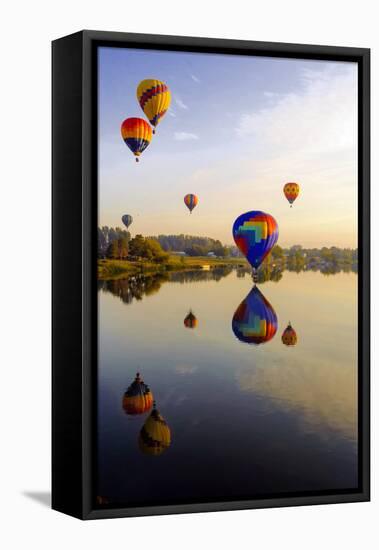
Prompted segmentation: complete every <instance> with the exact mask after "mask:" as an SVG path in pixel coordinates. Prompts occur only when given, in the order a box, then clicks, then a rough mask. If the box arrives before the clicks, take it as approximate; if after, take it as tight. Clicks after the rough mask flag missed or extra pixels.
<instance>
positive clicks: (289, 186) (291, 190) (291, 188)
mask: <svg viewBox="0 0 379 550" xmlns="http://www.w3.org/2000/svg"><path fill="white" fill-rule="evenodd" d="M283 193H284V196H285V197H286V199H287V200H288V202H289V203H290V206H291V208H292V204H293V203H294V202H295V200H296V199H297V197H298V195H299V193H300V185H299V184H298V183H295V182H289V183H286V184H285V185H284V187H283Z"/></svg>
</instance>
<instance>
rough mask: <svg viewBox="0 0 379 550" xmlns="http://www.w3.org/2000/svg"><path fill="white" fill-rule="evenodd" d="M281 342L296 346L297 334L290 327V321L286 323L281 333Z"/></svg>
mask: <svg viewBox="0 0 379 550" xmlns="http://www.w3.org/2000/svg"><path fill="white" fill-rule="evenodd" d="M282 342H283V344H284V345H285V346H296V344H297V334H296V332H295V331H294V329H293V328H292V327H291V323H288V326H287V328H286V329H285V330H284V332H283V334H282Z"/></svg>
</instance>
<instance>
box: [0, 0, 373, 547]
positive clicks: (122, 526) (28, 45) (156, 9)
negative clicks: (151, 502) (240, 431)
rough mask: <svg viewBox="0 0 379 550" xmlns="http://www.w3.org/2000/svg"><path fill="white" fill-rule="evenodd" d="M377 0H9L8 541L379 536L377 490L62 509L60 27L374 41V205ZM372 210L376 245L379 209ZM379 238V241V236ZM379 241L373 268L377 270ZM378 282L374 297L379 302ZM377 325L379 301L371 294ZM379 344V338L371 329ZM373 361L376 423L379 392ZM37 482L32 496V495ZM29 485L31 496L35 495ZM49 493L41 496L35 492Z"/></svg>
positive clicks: (285, 543)
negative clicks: (55, 202)
mask: <svg viewBox="0 0 379 550" xmlns="http://www.w3.org/2000/svg"><path fill="white" fill-rule="evenodd" d="M375 7H376V3H375V2H373V1H372V0H361V1H360V2H357V1H351V0H345V1H343V2H342V1H339V0H334V1H333V0H318V1H317V2H306V1H304V0H286V1H283V0H275V1H273V0H271V1H269V0H266V1H261V2H257V1H254V0H250V1H245V2H244V1H243V0H230V1H224V0H218V1H217V2H216V1H213V0H212V1H211V0H208V1H207V0H192V1H191V2H180V1H179V0H140V1H138V0H135V1H133V2H132V1H129V2H128V1H126V0H121V1H116V0H107V1H106V2H104V1H99V0H92V1H89V0H82V1H80V0H65V1H62V2H47V1H46V0H45V1H42V0H34V1H33V2H30V1H26V0H24V1H15V0H14V1H13V2H7V3H5V2H4V3H3V4H2V8H1V11H2V13H1V33H0V40H1V48H0V56H1V63H0V82H1V85H0V95H1V101H0V140H1V149H0V151H1V155H0V158H1V161H0V186H1V194H0V210H1V215H0V224H1V232H0V235H1V267H0V276H1V286H0V293H1V294H0V296H1V298H0V300H1V301H0V312H1V355H0V357H1V363H0V409H1V410H0V449H1V450H0V461H1V467H0V508H1V510H0V523H1V525H2V526H1V528H0V544H1V543H2V544H1V545H2V547H3V548H6V549H7V550H8V549H13V548H17V549H18V548H32V549H34V548H38V549H41V550H43V549H45V548H46V549H47V548H54V549H56V550H60V549H63V548H64V549H67V548H69V547H72V548H78V547H81V546H85V547H88V548H92V549H98V548H99V549H100V548H101V549H104V548H113V547H117V548H130V547H131V546H132V545H133V546H135V547H138V548H141V549H144V548H148V547H150V548H154V550H159V549H161V548H165V549H171V548H175V549H177V548H180V549H181V550H185V549H187V548H191V549H193V548H196V547H197V548H205V547H209V548H214V547H218V548H221V549H223V548H238V547H246V546H247V547H254V548H265V549H266V548H268V549H271V548H282V549H283V548H288V549H291V550H297V549H301V550H303V549H304V548H307V550H313V549H319V548H327V549H329V548H344V549H350V548H357V547H358V546H362V547H363V548H365V550H366V549H371V548H377V547H378V540H379V534H378V529H377V522H378V513H379V505H378V500H377V494H378V475H377V474H376V472H377V471H378V452H377V450H378V449H377V448H378V437H376V436H375V433H373V501H372V503H362V504H344V505H334V506H318V507H316V506H315V507H305V508H287V509H277V510H261V511H244V512H226V513H213V514H196V515H185V516H168V517H152V518H137V519H120V520H107V521H97V522H86V523H83V522H80V521H78V520H75V519H72V518H70V517H66V516H64V515H62V514H59V513H57V512H53V511H51V510H50V509H49V508H48V507H47V506H46V505H44V504H43V503H41V502H40V501H41V499H42V500H44V501H46V498H47V497H46V494H47V493H48V492H49V486H50V222H51V219H50V107H51V97H50V76H51V75H50V41H51V40H53V39H55V38H58V37H60V36H64V35H66V34H70V33H72V32H74V31H77V30H80V29H83V28H86V29H91V28H92V29H101V30H114V31H131V32H143V33H159V34H180V35H190V36H191V35H192V36H208V37H219V38H239V39H246V40H265V41H277V42H279V41H283V42H299V43H309V44H329V45H341V46H363V47H371V48H372V99H373V112H372V121H373V129H372V138H373V142H372V143H373V145H372V151H373V159H372V160H373V162H372V168H373V171H372V182H373V201H374V204H373V212H374V213H375V210H376V209H375V206H377V204H378V202H377V198H378V191H377V189H376V180H377V177H378V164H377V160H376V158H375V152H376V151H377V150H378V146H379V142H378V119H377V114H378V113H377V97H378V93H379V89H378V77H379V71H378V60H377V55H378V52H379V33H378V23H377V13H376V11H377V10H375ZM373 217H374V221H373V225H374V227H373V243H374V247H375V241H376V235H377V231H378V222H377V219H378V218H377V217H376V216H373ZM375 248H376V247H375ZM377 267H378V259H377V255H375V256H374V257H373V277H374V278H375V276H377V275H378V269H377ZM377 298H378V292H377V288H375V289H374V290H373V299H374V300H375V301H376V304H374V305H378V304H377ZM373 310H374V314H373V317H374V318H373V322H374V325H373V326H374V331H373V335H374V337H375V333H376V330H375V328H376V327H378V313H377V311H378V310H376V311H375V307H374V308H373ZM373 348H374V351H375V341H374V342H373ZM376 366H377V365H376V364H375V363H373V368H372V371H373V407H372V409H373V432H374V430H375V428H376V426H377V424H376V420H377V416H378V402H379V399H378V397H379V395H378V392H377V389H376V387H375V382H376V379H377V376H376V372H375V370H376ZM30 494H34V498H32V496H30ZM28 495H29V496H28ZM36 497H37V498H36Z"/></svg>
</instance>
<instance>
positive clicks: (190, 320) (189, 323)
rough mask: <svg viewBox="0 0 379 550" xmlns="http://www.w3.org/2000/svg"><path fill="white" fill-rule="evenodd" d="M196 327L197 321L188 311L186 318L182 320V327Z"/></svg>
mask: <svg viewBox="0 0 379 550" xmlns="http://www.w3.org/2000/svg"><path fill="white" fill-rule="evenodd" d="M197 325H198V320H197V319H196V317H195V315H194V314H193V313H192V311H190V312H189V314H188V315H187V317H186V318H185V319H184V326H185V327H186V328H196V327H197Z"/></svg>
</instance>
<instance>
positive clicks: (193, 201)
mask: <svg viewBox="0 0 379 550" xmlns="http://www.w3.org/2000/svg"><path fill="white" fill-rule="evenodd" d="M198 202H199V199H198V198H197V196H196V195H193V194H192V193H188V195H186V196H185V197H184V204H185V205H186V207H187V208H188V210H189V211H190V214H191V213H192V210H193V209H194V208H195V206H196V205H197V203H198Z"/></svg>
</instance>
